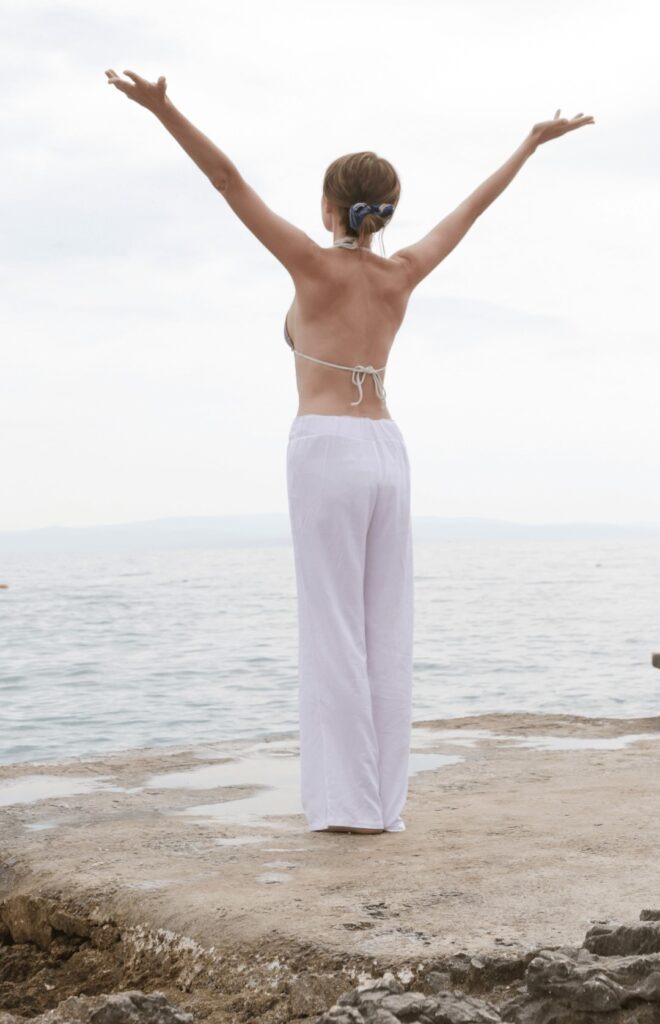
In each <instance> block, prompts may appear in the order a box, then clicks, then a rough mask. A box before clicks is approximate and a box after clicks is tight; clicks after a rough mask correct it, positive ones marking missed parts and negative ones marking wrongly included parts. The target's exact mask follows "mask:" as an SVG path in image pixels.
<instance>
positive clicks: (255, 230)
mask: <svg viewBox="0 0 660 1024" xmlns="http://www.w3.org/2000/svg"><path fill="white" fill-rule="evenodd" d="M124 74H125V75H128V77H129V78H130V79H131V81H130V82H125V81H124V80H123V79H122V78H120V77H119V75H118V74H117V73H116V72H115V71H113V70H112V69H111V68H110V69H108V70H107V71H106V75H107V77H108V83H109V84H110V85H114V86H115V87H116V88H117V89H119V90H120V92H123V93H124V95H125V96H127V97H128V98H129V99H130V100H134V102H136V103H139V104H140V106H143V107H146V108H147V110H151V111H152V113H154V114H155V115H156V117H157V118H158V119H159V121H161V122H162V123H163V125H164V126H165V128H167V130H168V132H170V134H171V135H173V136H174V138H175V139H176V141H177V142H178V143H179V145H180V146H182V148H183V149H184V150H185V151H186V153H187V154H188V156H189V157H191V159H192V160H194V162H195V163H196V164H197V166H198V167H199V168H200V170H201V171H203V172H204V174H205V175H206V177H207V178H208V179H209V181H210V182H211V184H212V185H213V187H214V188H215V189H217V191H218V192H220V194H221V195H222V196H223V197H224V199H225V200H226V202H227V204H228V205H229V206H230V207H231V209H232V210H233V211H234V213H235V214H236V216H237V217H238V218H239V219H240V220H241V221H243V223H244V224H245V226H246V227H247V228H248V229H249V230H250V231H251V232H252V234H253V235H255V237H256V238H258V239H259V241H260V242H261V243H262V245H264V246H265V247H266V248H267V249H268V251H269V252H271V253H272V254H273V255H274V256H275V257H276V259H278V260H279V261H280V263H282V264H283V266H284V267H286V269H287V270H288V271H289V273H290V274H291V276H292V277H293V279H294V281H295V279H296V276H297V275H298V274H306V273H309V271H310V269H311V268H312V267H313V266H314V256H315V254H316V252H317V250H318V248H319V247H318V246H317V245H316V243H315V242H314V241H312V239H311V238H310V237H309V235H307V234H306V233H305V232H304V231H301V230H300V228H298V227H296V226H295V225H294V224H291V223H289V221H288V220H286V219H285V218H284V217H280V216H279V214H277V213H275V212H274V210H271V208H270V207H269V206H268V205H267V204H266V203H265V202H264V201H263V199H261V197H260V196H259V195H257V193H256V192H255V190H254V189H253V188H252V186H251V185H249V184H248V183H247V181H245V179H244V178H243V176H242V174H241V173H240V172H239V170H238V168H237V167H236V165H235V164H233V163H232V161H231V160H230V159H229V157H228V156H227V155H226V153H223V152H222V150H221V149H219V148H218V147H217V146H216V145H215V144H214V143H213V142H211V140H210V139H209V138H207V137H206V135H204V133H203V132H200V131H199V129H198V128H195V126H194V124H191V122H190V121H189V120H188V119H187V118H186V117H184V116H183V114H182V113H181V111H179V110H177V108H176V107H175V106H174V104H173V103H172V102H171V101H170V99H169V97H168V96H167V94H166V89H167V83H166V80H165V76H164V75H161V77H160V78H159V79H158V81H157V82H148V81H147V80H146V78H141V77H140V75H136V74H135V72H134V71H124Z"/></svg>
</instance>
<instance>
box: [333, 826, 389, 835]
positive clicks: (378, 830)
mask: <svg viewBox="0 0 660 1024" xmlns="http://www.w3.org/2000/svg"><path fill="white" fill-rule="evenodd" d="M317 831H318V832H363V833H365V834H366V835H379V834H380V833H381V832H384V831H385V829H384V828H353V826H352V825H328V827H327V828H320V829H317Z"/></svg>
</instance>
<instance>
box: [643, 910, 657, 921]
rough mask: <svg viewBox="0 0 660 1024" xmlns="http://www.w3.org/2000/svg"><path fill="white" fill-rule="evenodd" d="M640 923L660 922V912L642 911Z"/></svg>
mask: <svg viewBox="0 0 660 1024" xmlns="http://www.w3.org/2000/svg"><path fill="white" fill-rule="evenodd" d="M639 919H640V921H660V910H642V911H641V913H640V915H639Z"/></svg>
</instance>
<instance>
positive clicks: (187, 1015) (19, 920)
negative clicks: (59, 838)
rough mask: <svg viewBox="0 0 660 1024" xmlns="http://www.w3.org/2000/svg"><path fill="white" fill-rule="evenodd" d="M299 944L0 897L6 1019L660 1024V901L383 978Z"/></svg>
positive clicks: (13, 1022)
mask: <svg viewBox="0 0 660 1024" xmlns="http://www.w3.org/2000/svg"><path fill="white" fill-rule="evenodd" d="M290 952H291V955H290V956H289V957H288V958H287V954H286V951H285V950H283V949H278V950H277V951H276V950H274V949H272V948H271V949H269V950H267V951H264V952H263V954H262V955H260V954H258V953H256V952H255V953H253V954H252V955H251V956H250V957H249V958H248V957H247V956H246V957H245V959H244V960H243V962H242V963H241V962H239V961H240V957H238V955H237V954H236V953H234V954H233V955H232V956H226V955H225V954H224V953H223V952H222V951H220V950H216V949H204V948H203V947H201V946H198V945H197V944H196V943H194V942H192V940H190V939H185V937H181V936H175V935H174V934H173V933H166V932H165V931H164V930H163V929H159V930H158V931H157V932H155V933H153V934H151V933H148V932H147V931H146V930H143V931H142V932H140V930H139V929H138V930H136V929H135V927H134V926H133V927H132V928H126V929H123V928H122V926H121V925H120V924H119V923H118V922H116V921H113V920H109V919H103V917H102V916H96V917H91V918H90V917H84V916H81V915H80V914H78V913H77V912H76V909H75V907H64V906H62V905H58V904H57V903H56V902H55V901H54V900H53V899H48V898H39V897H37V896H34V895H29V896H28V895H20V896H15V897H11V898H9V899H7V900H5V901H4V902H3V903H0V1024H26V1022H27V1021H30V1024H70V1022H71V1024H73V1022H76V1024H195V1022H196V1021H198V1020H199V1021H202V1020H204V1021H205V1022H207V1024H228V1022H232V1024H233V1022H238V1021H244V1022H256V1021H259V1022H261V1024H284V1022H287V1024H292V1022H294V1021H295V1022H302V1021H309V1022H314V1024H509V1022H510V1024H624V1022H626V1024H660V910H642V912H641V913H640V916H639V920H638V921H634V922H631V923H611V922H608V923H599V924H596V925H594V926H593V927H591V928H590V929H589V930H588V931H587V933H586V935H585V938H584V941H583V942H582V945H580V946H560V947H548V948H539V949H534V950H529V951H527V952H525V953H523V954H521V953H501V954H499V953H495V954H493V953H489V954H484V955H483V956H474V955H468V954H457V955H456V954H454V955H451V956H446V957H441V958H436V959H433V960H430V961H426V962H424V963H415V964H411V965H409V966H408V967H405V966H403V967H402V965H401V964H398V965H397V967H396V968H394V969H392V970H384V971H382V973H380V975H378V976H375V977H374V976H369V970H368V966H369V965H368V963H358V962H357V961H356V960H355V959H354V958H351V960H352V961H353V962H352V963H348V962H347V961H346V959H343V958H337V957H336V956H334V958H333V957H331V956H330V955H329V954H328V955H326V957H325V959H324V955H323V954H322V953H319V954H318V955H317V957H316V959H314V958H313V957H312V955H311V953H310V952H309V951H307V952H306V953H305V952H304V951H302V950H300V949H298V950H296V951H293V950H292V951H290ZM275 953H276V955H275V958H274V959H273V957H274V954H275ZM287 960H288V962H287ZM375 966H377V964H376V962H375V961H372V970H373V967H375ZM351 976H354V977H359V979H360V980H359V983H358V984H357V985H356V986H355V987H352V988H350V989H348V990H344V991H342V993H341V994H340V995H338V996H336V997H335V996H334V995H333V994H332V993H333V992H337V991H338V990H339V988H340V987H341V986H342V983H343V985H344V988H345V986H346V981H347V980H349V979H350V977H351ZM122 981H124V982H128V984H124V985H122V984H121V982H122ZM136 981H138V982H139V987H136V985H135V982H136ZM73 988H77V991H72V989H73ZM109 988H115V989H117V988H120V989H122V990H121V991H112V992H109V991H107V989H109ZM145 988H146V989H149V991H148V992H147V991H144V989H145ZM154 989H155V990H154ZM324 1003H325V1006H326V1007H327V1006H328V1005H329V1003H332V1005H330V1008H329V1009H326V1010H325V1011H323V1009H322V1007H323V1004H324ZM183 1004H185V1005H183Z"/></svg>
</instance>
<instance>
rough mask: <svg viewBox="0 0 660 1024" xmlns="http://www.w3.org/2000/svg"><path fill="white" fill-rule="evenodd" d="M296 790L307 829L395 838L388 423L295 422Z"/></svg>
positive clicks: (408, 598) (402, 780)
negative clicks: (376, 831) (371, 831)
mask: <svg viewBox="0 0 660 1024" xmlns="http://www.w3.org/2000/svg"><path fill="white" fill-rule="evenodd" d="M287 488H288V500H289V514H290V521H291V532H292V539H293V549H294V560H295V571H296V587H297V598H298V679H299V689H298V710H299V724H300V786H301V798H302V806H303V810H304V812H305V816H306V818H307V822H308V825H309V829H310V831H316V830H318V829H324V828H327V827H328V825H344V826H353V827H355V828H384V829H385V830H386V831H387V832H403V831H405V824H404V822H403V820H402V819H401V811H402V809H403V806H404V804H405V802H406V797H407V794H408V757H409V751H410V740H411V725H412V660H413V650H412V648H413V558H412V531H411V519H410V464H409V462H408V453H407V451H406V446H405V443H404V439H403V435H402V434H401V431H400V429H399V427H398V426H397V424H396V423H395V422H394V420H391V419H370V418H367V417H358V416H349V415H346V416H327V415H321V414H316V413H314V414H306V415H302V416H296V417H295V419H294V420H293V423H292V425H291V429H290V433H289V440H288V447H287Z"/></svg>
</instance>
